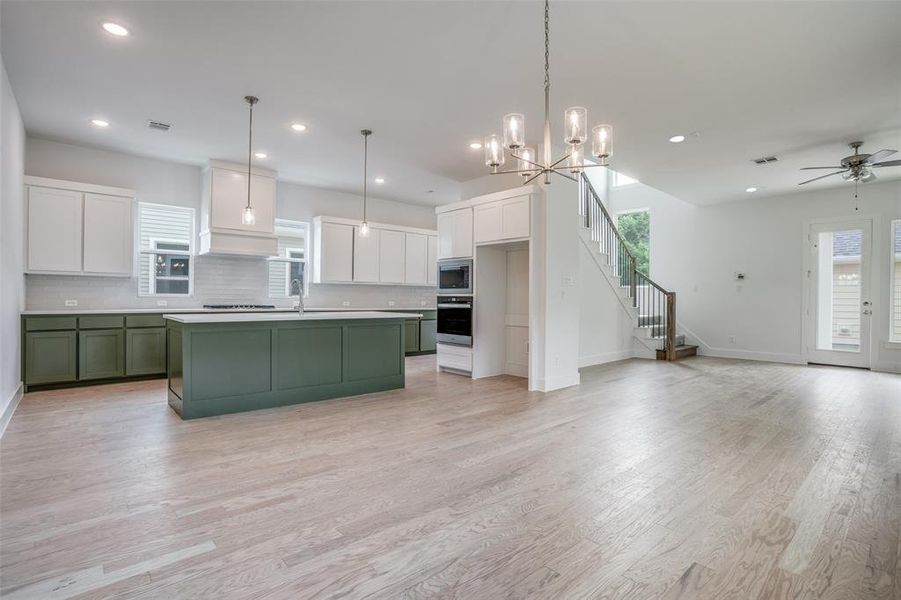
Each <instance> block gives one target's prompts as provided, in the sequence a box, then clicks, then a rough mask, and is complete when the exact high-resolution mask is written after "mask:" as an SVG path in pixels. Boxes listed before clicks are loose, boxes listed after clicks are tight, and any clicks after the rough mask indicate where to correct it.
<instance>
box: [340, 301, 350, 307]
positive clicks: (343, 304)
mask: <svg viewBox="0 0 901 600" xmlns="http://www.w3.org/2000/svg"><path fill="white" fill-rule="evenodd" d="M341 306H350V302H348V301H347V300H345V301H344V302H342V303H341Z"/></svg>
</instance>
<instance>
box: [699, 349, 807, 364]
mask: <svg viewBox="0 0 901 600" xmlns="http://www.w3.org/2000/svg"><path fill="white" fill-rule="evenodd" d="M698 354H700V355H701V356H713V357H715V358H737V359H739V360H759V361H763V362H777V363H786V364H789V365H806V364H807V361H806V360H804V357H803V356H801V355H800V354H783V353H780V352H758V351H756V350H732V349H729V348H711V347H710V346H707V345H700V346H699V347H698Z"/></svg>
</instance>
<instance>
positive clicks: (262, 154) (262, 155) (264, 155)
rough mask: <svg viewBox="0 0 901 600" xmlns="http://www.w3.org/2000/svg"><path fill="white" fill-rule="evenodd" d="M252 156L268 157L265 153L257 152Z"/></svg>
mask: <svg viewBox="0 0 901 600" xmlns="http://www.w3.org/2000/svg"><path fill="white" fill-rule="evenodd" d="M254 156H256V157H257V158H266V157H267V156H269V155H268V154H266V153H265V152H257V153H256V154H254Z"/></svg>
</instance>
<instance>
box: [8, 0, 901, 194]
mask: <svg viewBox="0 0 901 600" xmlns="http://www.w3.org/2000/svg"><path fill="white" fill-rule="evenodd" d="M551 18H552V20H551V28H552V29H551V77H552V85H553V88H552V112H551V117H552V127H554V128H556V131H555V137H559V136H560V125H561V123H562V118H563V115H562V112H563V109H564V108H565V107H566V106H570V105H582V106H586V107H588V109H589V121H590V122H591V123H592V124H593V123H597V122H606V123H611V124H613V125H614V128H615V129H614V141H615V146H614V150H615V154H614V157H613V161H612V164H613V166H614V168H616V169H617V170H620V171H622V172H624V173H626V174H628V175H631V176H634V177H638V178H639V179H641V180H642V181H644V182H645V183H647V184H649V185H652V186H654V187H657V188H659V189H661V190H664V191H666V192H668V193H670V194H673V195H675V196H677V197H679V198H682V199H683V200H686V201H689V202H694V203H697V204H708V203H714V202H723V201H730V200H736V199H742V200H743V199H748V198H750V197H751V195H750V194H745V192H744V189H745V188H746V187H748V186H756V187H758V188H760V189H761V191H760V192H759V193H758V194H756V195H754V196H755V197H759V196H760V195H769V194H775V193H784V192H786V191H791V190H794V189H796V184H797V183H798V182H800V181H802V180H803V179H805V178H806V173H801V172H799V171H798V170H797V169H798V168H799V167H801V166H805V165H832V164H837V161H838V160H839V159H840V158H841V157H843V156H845V155H847V154H848V153H849V151H848V149H847V147H846V144H847V142H849V141H852V140H854V139H863V140H865V141H866V142H867V143H866V144H865V146H864V148H863V150H864V151H868V152H874V151H875V150H877V149H879V148H883V147H888V148H895V149H899V150H901V69H899V65H901V35H899V33H898V32H899V31H901V2H857V1H848V2H784V1H783V2H758V1H753V2H678V1H671V2H633V1H629V2H565V1H562V0H560V1H556V0H555V1H552V3H551ZM105 20H113V21H116V22H119V23H122V24H124V25H126V26H127V27H129V28H130V29H131V31H132V32H133V34H132V35H131V36H130V37H128V38H124V39H117V38H113V37H111V36H109V35H107V34H105V33H104V32H103V31H102V30H101V29H100V27H99V24H100V23H101V22H103V21H105ZM0 23H2V51H3V59H4V61H5V64H6V68H7V71H8V73H9V77H10V80H11V82H12V86H13V90H14V92H15V93H16V96H17V99H18V101H19V105H20V108H21V111H22V114H23V118H24V120H25V125H26V128H27V129H28V132H29V133H30V134H31V135H35V136H40V137H48V138H52V139H58V140H63V141H70V142H74V143H80V144H91V145H97V146H103V147H109V148H114V149H120V150H124V151H129V152H134V153H138V154H144V155H150V156H154V157H160V158H165V159H170V160H176V161H182V162H190V163H196V164H200V163H202V162H204V161H205V160H206V159H208V158H221V159H227V160H236V161H243V160H245V156H246V125H247V123H246V119H247V115H246V105H245V104H244V102H243V100H242V98H243V96H244V95H246V94H255V95H257V96H259V97H260V99H261V101H260V104H259V105H258V108H257V110H256V111H255V115H254V116H255V123H256V125H257V127H256V135H255V137H256V144H255V146H256V148H257V149H260V150H265V151H266V152H268V154H269V158H268V159H267V160H266V161H264V162H263V164H265V165H266V166H271V167H273V168H276V169H278V171H279V173H280V176H281V177H282V178H283V179H286V180H289V181H296V182H300V183H306V184H310V185H315V186H321V187H328V188H334V189H339V190H344V191H358V190H359V189H360V185H361V176H362V148H361V146H362V142H361V139H360V136H359V130H360V129H361V128H363V127H369V128H371V129H373V130H374V132H375V133H374V134H373V136H372V138H371V140H370V150H371V152H370V172H371V173H372V174H373V176H374V175H384V176H385V177H386V178H387V183H386V184H385V185H384V187H382V188H379V189H378V190H377V191H378V192H379V195H381V196H384V197H389V198H397V199H401V200H405V201H409V202H416V203H423V204H439V203H442V202H448V201H452V200H456V199H458V193H459V182H461V181H465V180H469V179H472V178H475V177H479V176H481V175H484V174H485V172H486V171H485V169H484V167H483V165H482V156H481V153H480V152H478V151H473V150H470V149H469V148H468V144H469V142H470V141H472V140H475V139H479V138H481V137H482V136H483V135H484V134H486V133H491V132H497V131H498V130H499V128H500V127H499V126H500V119H501V116H502V115H503V114H504V113H506V112H512V111H518V112H523V113H525V115H526V130H527V136H528V138H529V139H530V141H531V142H533V143H537V142H538V141H539V140H538V138H539V135H540V121H541V118H542V102H543V98H542V68H543V67H542V58H543V56H542V55H543V47H542V6H541V4H540V3H538V2H463V1H443V2H441V1H439V2H401V1H395V2H377V1H371V2H205V1H200V2H194V1H181V2H164V1H154V2H70V1H63V2H22V1H14V0H3V2H2V21H0ZM93 117H103V118H105V119H107V120H109V121H110V122H111V126H110V127H109V128H107V129H105V130H97V129H95V128H92V127H90V126H89V124H88V122H89V120H90V119H91V118H93ZM148 119H156V120H161V121H166V122H171V123H173V125H174V126H173V128H172V130H171V131H170V132H168V133H160V132H156V131H151V130H148V129H147V128H146V122H147V120H148ZM293 121H301V122H303V123H306V124H307V125H308V126H309V129H308V131H307V132H306V133H303V134H297V133H294V132H292V131H290V129H289V128H288V126H289V124H290V123H291V122H293ZM691 132H699V134H700V135H699V137H693V136H689V138H688V140H687V141H686V142H684V143H683V144H679V145H677V144H671V143H669V142H668V141H667V138H669V137H670V136H671V135H674V134H677V133H682V134H690V133H691ZM558 141H559V140H558ZM771 154H775V155H776V156H778V157H779V158H780V162H779V163H777V164H774V165H769V166H763V167H761V166H756V165H754V164H752V163H751V162H750V161H751V159H753V158H755V157H758V156H763V155H771ZM895 158H897V157H895ZM879 175H880V177H881V178H883V179H887V178H898V177H901V168H886V169H882V170H881V172H880V173H879ZM829 185H843V183H842V182H841V181H840V180H839V178H838V177H836V178H833V179H832V180H830V181H827V182H823V183H816V184H812V186H829ZM808 187H810V186H808ZM427 190H433V192H432V193H428V192H427Z"/></svg>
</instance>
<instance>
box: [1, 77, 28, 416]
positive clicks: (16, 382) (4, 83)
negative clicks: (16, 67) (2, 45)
mask: <svg viewBox="0 0 901 600" xmlns="http://www.w3.org/2000/svg"><path fill="white" fill-rule="evenodd" d="M0 88H2V89H0V433H2V431H3V428H4V427H5V425H6V421H7V419H8V418H9V417H10V416H11V410H12V409H14V408H15V406H14V404H13V403H14V402H15V401H16V400H17V398H18V397H19V393H20V389H21V384H22V382H21V379H22V378H21V356H22V348H21V337H20V334H19V312H20V311H21V310H22V308H23V307H24V306H25V277H24V275H23V271H24V262H23V261H24V259H23V256H24V232H25V201H24V198H23V194H24V181H23V174H24V171H25V169H24V164H25V162H24V160H25V159H24V156H25V128H24V126H23V124H22V115H21V114H20V113H19V107H18V104H17V103H16V98H15V96H14V95H13V92H12V88H11V87H10V85H9V79H8V78H7V76H6V68H5V66H3V62H2V60H0Z"/></svg>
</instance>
